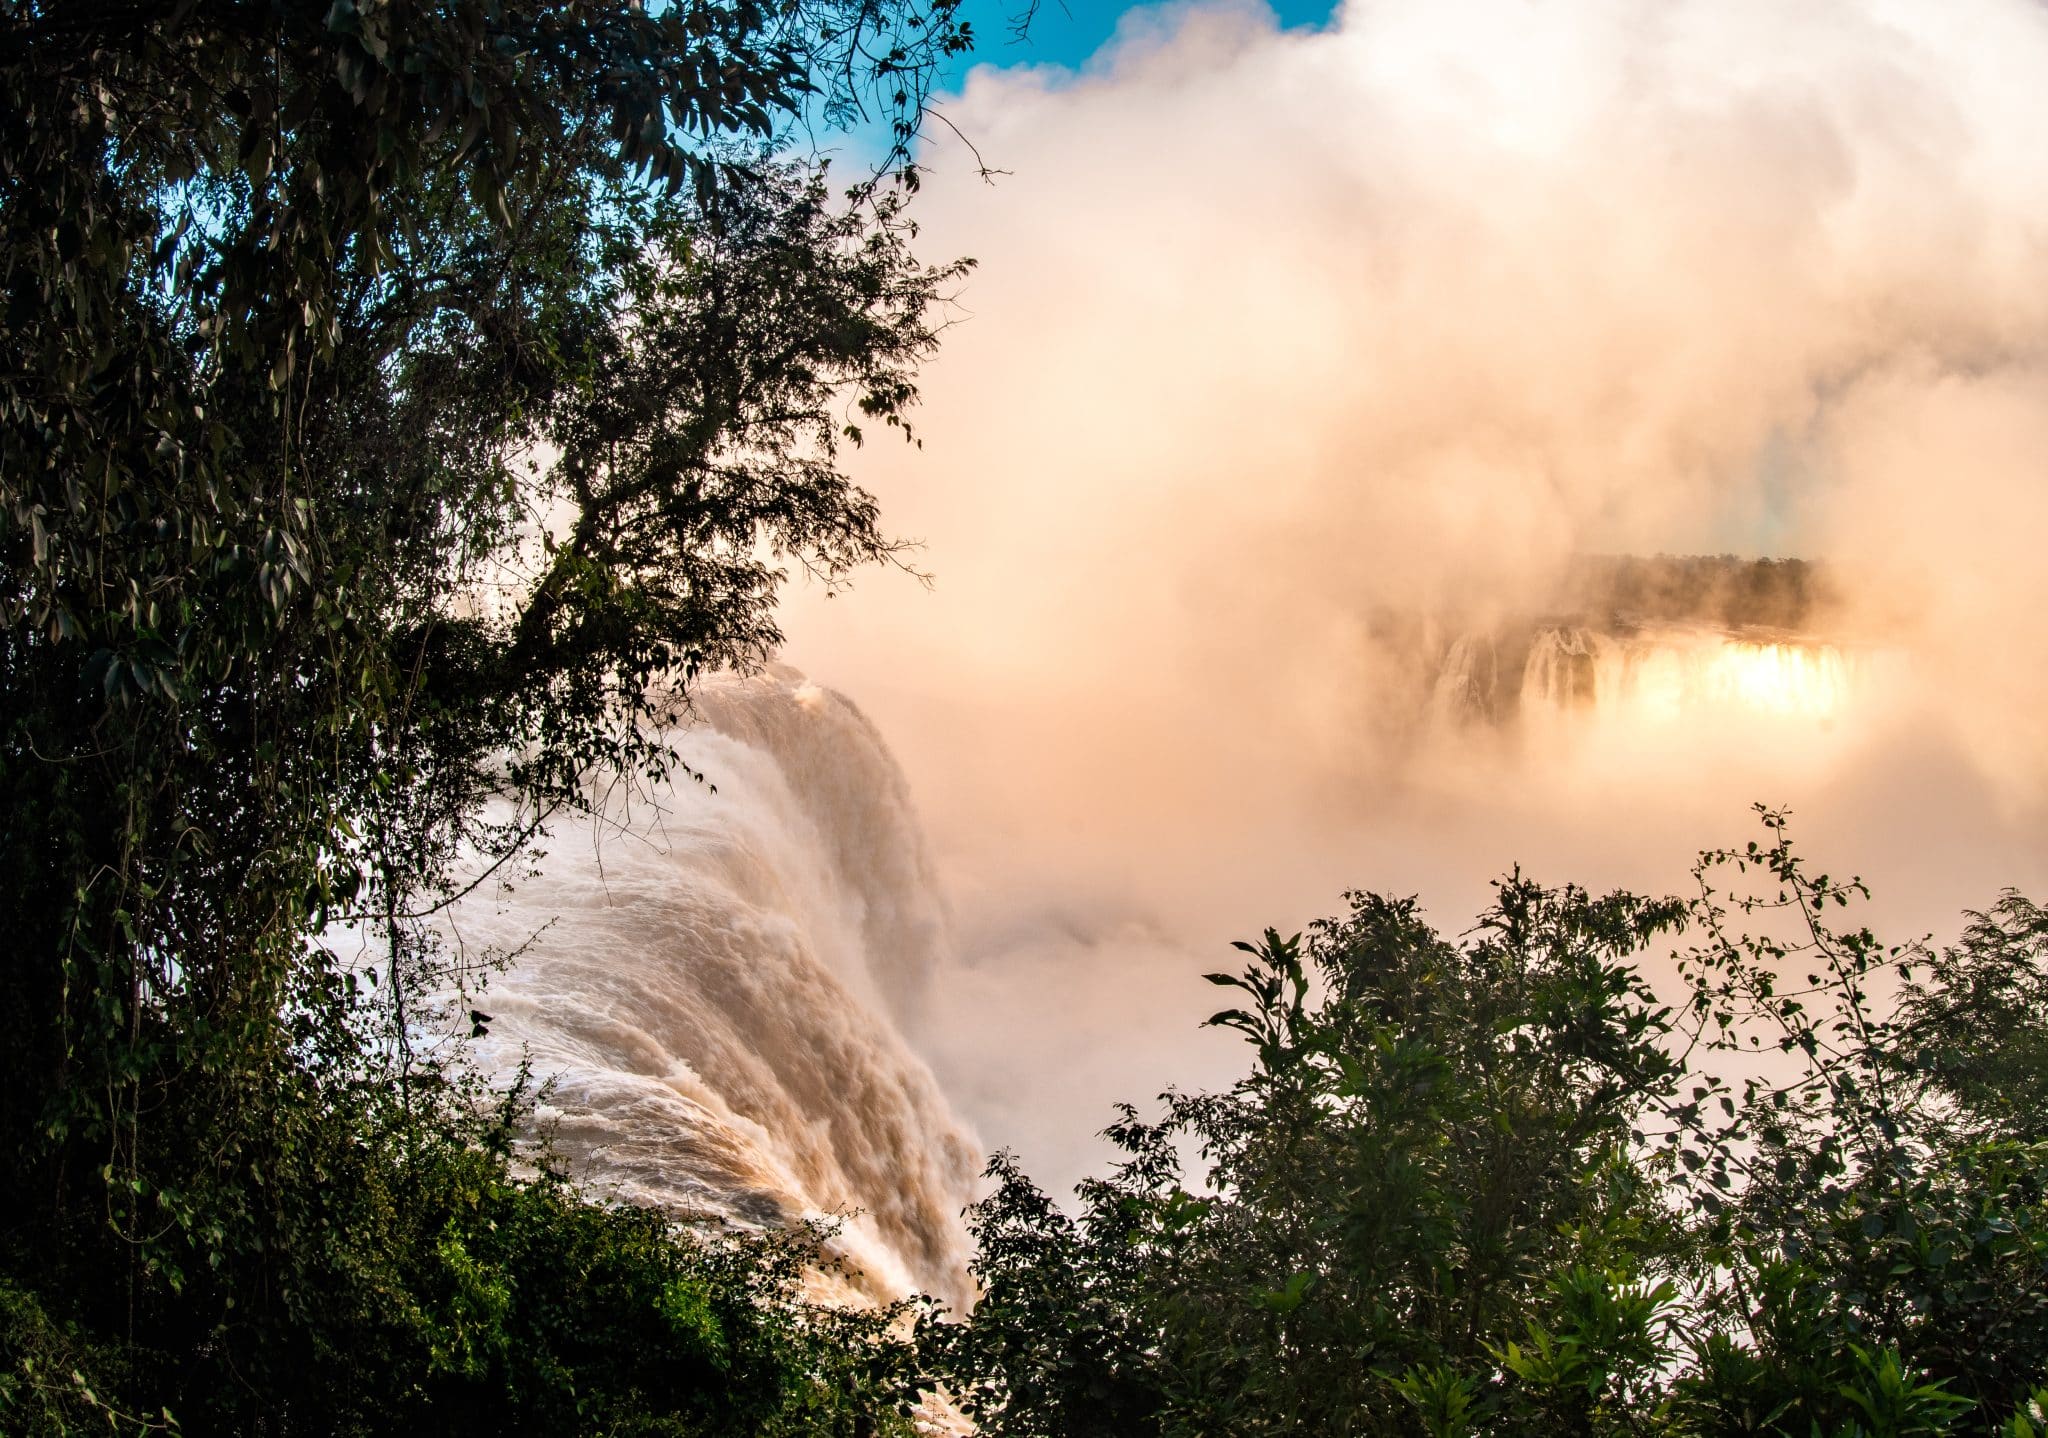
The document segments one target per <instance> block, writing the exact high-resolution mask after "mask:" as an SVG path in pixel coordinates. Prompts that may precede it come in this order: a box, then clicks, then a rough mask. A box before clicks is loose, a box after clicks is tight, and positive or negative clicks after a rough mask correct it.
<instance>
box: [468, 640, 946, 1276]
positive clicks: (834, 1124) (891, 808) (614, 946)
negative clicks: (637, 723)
mask: <svg viewBox="0 0 2048 1438" xmlns="http://www.w3.org/2000/svg"><path fill="white" fill-rule="evenodd" d="M695 698H696V704H697V708H698V711H699V714H700V715H701V721H702V722H700V723H698V724H697V725H695V726H694V727H692V728H689V729H687V730H685V731H683V732H682V733H680V734H678V735H677V736H676V748H677V751H678V753H679V754H680V755H681V757H682V758H683V759H684V760H685V761H686V762H687V763H688V764H689V765H690V766H691V767H692V768H693V769H695V770H697V771H699V772H701V773H702V774H703V776H704V779H705V781H706V782H704V783H701V784H700V783H693V782H691V781H690V780H689V779H687V778H679V779H678V780H677V781H676V782H675V783H673V784H669V785H665V786H662V787H660V788H659V789H658V790H656V791H654V792H651V793H640V794H637V795H634V796H632V797H631V798H630V799H629V798H628V797H627V796H625V795H624V794H623V793H621V794H615V795H614V796H612V797H611V798H610V799H609V800H608V802H607V803H606V804H605V805H604V815H603V818H602V820H601V821H600V822H598V823H597V824H595V825H593V826H592V829H591V831H590V832H589V833H587V834H586V833H583V832H563V833H558V834H556V835H555V836H554V838H553V841H552V843H551V846H550V847H551V850H552V852H551V853H550V854H549V855H548V856H547V857H546V858H545V859H544V860H543V861H542V863H541V865H540V869H539V872H538V874H537V875H535V876H534V877H533V878H530V879H528V880H526V881H524V882H523V883H521V884H519V885H518V886H517V887H516V888H515V889H514V890H513V891H512V892H511V893H509V894H503V895H499V896H497V897H496V898H495V899H494V900H493V899H485V898H481V897H480V898H477V899H473V900H471V901H469V902H468V903H466V904H465V905H464V906H463V909H462V911H461V912H460V913H459V914H458V915H457V916H456V918H455V921H454V923H453V925H452V926H451V927H452V928H453V929H454V931H455V933H456V934H457V936H458V937H459V938H460V939H461V941H462V942H463V943H464V944H466V945H474V944H478V943H484V944H489V945H491V946H494V947H497V948H501V949H513V948H517V947H519V946H521V945H524V946H525V947H524V949H523V951H522V952H521V953H520V955H519V958H518V961H517V962H516V963H515V964H513V965H512V966H511V967H510V968H509V970H508V971H507V972H505V973H504V974H502V975H500V976H498V977H496V978H494V979H493V980H492V982H491V986H490V989H489V993H488V996H487V999H486V1000H485V1007H486V1008H488V1009H489V1010H490V1011H491V1013H492V1014H493V1015H494V1016H495V1018H494V1022H493V1024H492V1027H491V1032H490V1035H489V1037H488V1038H487V1039H484V1040H482V1041H481V1042H480V1044H479V1054H480V1057H481V1058H482V1060H483V1061H484V1062H485V1063H486V1064H489V1065H491V1066H493V1067H494V1068H496V1069H497V1070H499V1071H501V1072H503V1071H507V1070H509V1069H510V1068H511V1067H512V1066H513V1065H514V1064H516V1063H517V1062H518V1061H519V1058H520V1055H521V1053H522V1052H524V1053H526V1054H527V1055H528V1056H529V1057H530V1058H531V1061H532V1063H533V1067H534V1071H535V1073H536V1075H537V1076H539V1077H547V1078H551V1079H552V1080H553V1084H554V1087H553V1089H552V1091H551V1093H550V1096H549V1099H548V1101H547V1103H546V1104H545V1105H544V1106H543V1109H542V1112H541V1114H540V1117H541V1119H542V1120H543V1122H545V1123H548V1124H549V1125H551V1126H552V1128H553V1131H554V1136H555V1142H556V1145H557V1147H558V1149H559V1150H560V1152H561V1153H562V1154H563V1155H564V1156H565V1157H567V1158H568V1159H569V1160H570V1161H571V1163H572V1165H573V1166H574V1169H575V1171H576V1172H577V1174H578V1175H579V1176H580V1177H583V1178H585V1179H587V1180H588V1181H590V1182H591V1183H592V1184H593V1185H594V1186H595V1187H596V1188H597V1189H598V1190H599V1191H600V1192H604V1191H610V1192H614V1193H616V1194H617V1195H618V1196H619V1197H621V1198H624V1199H629V1200H633V1201H636V1202H644V1203H654V1204H658V1205H661V1206H664V1207H667V1208H669V1209H670V1210H672V1211H674V1212H676V1213H678V1214H679V1215H682V1216H685V1217H689V1218H695V1219H704V1220H720V1221H726V1222H737V1223H742V1224H770V1223H776V1222H782V1221H787V1220H788V1219H790V1218H793V1217H796V1216H800V1215H806V1214H810V1215H815V1214H822V1213H833V1212H839V1213H845V1212H850V1211H854V1210H858V1211H859V1215H858V1216H857V1217H855V1218H853V1219H851V1220H849V1221H848V1222H847V1223H846V1224H845V1226H844V1228H843V1229H842V1234H841V1240H840V1241H841V1244H842V1246H843V1248H844V1250H845V1252H846V1254H847V1256H848V1257H849V1258H850V1259H851V1260H852V1261H853V1263H854V1264H855V1265H856V1266H857V1267H858V1268H859V1269H860V1270H861V1271H862V1272H863V1273H864V1274H865V1276H866V1278H865V1283H864V1286H865V1287H866V1288H867V1289H868V1290H869V1291H870V1292H871V1293H873V1294H875V1295H877V1296H895V1295H900V1294H904V1293H908V1292H910V1291H913V1290H921V1291H924V1292H929V1293H934V1294H937V1295H940V1296H942V1297H946V1298H950V1299H952V1300H954V1301H956V1302H958V1301H960V1300H962V1299H964V1297H965V1295H966V1289H967V1279H966V1275H965V1257H966V1253H967V1245H966V1241H965V1236H964V1233H963V1230H962V1227H961V1222H960V1218H959V1213H960V1209H961V1207H962V1206H963V1205H964V1204H965V1202H966V1201H967V1198H968V1196H969V1194H970V1189H971V1185H972V1182H973V1178H974V1175H975V1173H976V1171H977V1168H978V1166H979V1154H980V1150H979V1147H978V1145H977V1144H976V1143H974V1142H973V1141H972V1140H971V1138H970V1137H969V1136H968V1135H967V1134H966V1133H965V1132H964V1131H963V1129H962V1128H961V1126H960V1124H959V1122H958V1121H957V1120H956V1119H955V1118H954V1116H953V1114H952V1112H951V1110H950V1109H949V1108H948V1106H947V1104H946V1101H945V1099H944V1097H943V1096H942V1095H941V1093H940V1092H939V1089H938V1086H937V1084H936V1083H935V1081H934V1080H933V1078H932V1075H931V1073H930V1071H929V1070H928V1069H927V1068H926V1066H925V1065H924V1063H923V1062H922V1061H921V1060H920V1059H918V1058H917V1057H916V1055H915V1054H914V1053H913V1052H912V1050H911V1048H910V1047H909V1045H908V1044H907V1043H906V1041H905V1038H904V1028H903V1027H899V1025H902V1026H909V1025H912V1024H914V1022H915V1016H916V1012H917V999H918V994H919V992H920V990H921V989H922V987H923V981H924V980H925V979H926V978H927V977H928V975H929V974H930V972H931V970H932V968H933V966H934V965H936V964H937V963H938V962H940V960H941V958H942V956H943V954H944V952H945V950H946V947H947V942H948V939H947V929H948V924H947V916H946V913H945V910H944V907H943V902H942V900H941V898H940V893H941V891H940V888H939V885H938V883H937V880H936V876H935V874H934V871H933V868H932V865H931V860H930V858H929V856H928V855H927V853H926V850H925V845H924V840H923V837H922V832H921V830H920V828H919V826H918V822H917V816H916V812H915V810H914V808H913V807H912V805H911V802H910V797H909V792H908V787H907V785H906V783H905V781H904V779H903V776H902V774H901V772H900V770H899V769H898V768H897V766H896V764H895V761H894V759H893V758H892V757H891V756H890V754H889V752H888V750H887V748H886V746H885V745H884V744H883V743H882V741H881V738H880V736H879V735H878V734H877V733H876V732H875V730H874V727H873V726H872V725H871V724H869V723H868V721H867V720H866V718H865V717H864V716H862V715H861V713H860V712H859V710H858V709H856V708H855V707H854V706H853V705H852V704H851V703H850V702H848V701H847V700H846V699H844V698H843V697H841V696H839V695H837V694H834V693H831V692H830V691H827V690H823V689H820V688H819V687H818V686H816V685H813V684H810V683H808V682H807V681H806V680H805V679H804V678H803V676H802V675H800V674H798V673H797V672H796V671H794V670H791V669H787V668H783V667H780V666H778V667H776V668H775V669H772V670H771V671H769V672H768V673H766V674H764V675H761V676H757V677H754V678H750V679H732V678H716V679H712V680H708V681H706V682H705V684H704V686H703V687H702V689H701V690H700V691H699V693H698V694H697V695H696V696H695ZM713 786H715V792H714V787H713Z"/></svg>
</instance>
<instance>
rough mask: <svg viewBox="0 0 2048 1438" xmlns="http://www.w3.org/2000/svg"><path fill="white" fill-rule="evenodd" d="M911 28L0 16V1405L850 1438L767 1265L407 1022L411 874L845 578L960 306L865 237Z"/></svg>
mask: <svg viewBox="0 0 2048 1438" xmlns="http://www.w3.org/2000/svg"><path fill="white" fill-rule="evenodd" d="M970 39H971V37H970V35H969V33H968V31H967V27H966V26H965V25H964V24H963V23H961V22H960V21H959V20H958V19H957V17H956V16H955V13H954V0H928V3H927V0H774V3H763V0H672V3H659V4H651V5H650V4H642V3H640V0H419V3H413V0H404V3H400V0H147V3H137V0H0V92H4V94H5V97H6V100H5V105H4V107H0V284H4V287H5V303H4V313H0V426H4V431H0V433H4V444H0V816H4V819H0V825H4V827H0V913H4V914H5V915H6V925H7V937H6V941H5V944H4V946H0V947H4V951H5V956H6V957H5V961H4V963H0V1034H4V1039H5V1041H4V1043H0V1431H6V1432H9V1433H17V1432H38V1433H41V1432H103V1431H108V1430H109V1429H113V1430H116V1431H122V1432H133V1431H147V1430H153V1429H173V1428H175V1429H178V1430H181V1431H185V1432H192V1433H279V1434H284V1433H429V1432H478V1433H511V1432H528V1431H531V1432H551V1433H552V1432H561V1433H570V1432H579V1433H580V1432H616V1433H627V1432H661V1433H725V1432H791V1433H794V1432H802V1433H813V1432H847V1433H856V1432H858V1433H867V1432H874V1431H880V1429H879V1427H878V1425H885V1426H886V1425H889V1424H900V1421H901V1420H900V1415H899V1414H898V1412H897V1410H898V1408H899V1407H901V1406H902V1405H903V1404H904V1403H906V1402H907V1401H909V1399H910V1398H911V1397H913V1396H914V1392H915V1390H914V1387H912V1386H910V1385H909V1381H908V1375H907V1374H906V1372H905V1371H904V1363H903V1353H902V1350H901V1347H900V1345H896V1344H893V1343H892V1342H890V1341H886V1335H885V1329H886V1316H885V1315H856V1314H849V1313H832V1312H824V1311H819V1310H815V1309H813V1308H811V1307H810V1306H808V1305H806V1304H804V1303H803V1302H802V1301H801V1300H800V1296H799V1287H800V1285H799V1283H798V1279H799V1276H800V1274H801V1271H802V1268H803V1264H804V1262H805V1261H806V1260H805V1258H804V1253H805V1252H806V1251H807V1249H806V1243H807V1240H806V1239H805V1238H804V1236H803V1235H801V1234H798V1235H794V1236H792V1237H790V1238H787V1239H783V1238H776V1239H768V1240H762V1239H755V1240H742V1239H734V1240H732V1241H730V1242H724V1243H718V1242H695V1241H687V1240H686V1239H685V1238H684V1237H683V1236H680V1235H677V1234H675V1233H673V1232H671V1231H670V1230H669V1228H668V1227H667V1226H666V1225H665V1224H664V1223H663V1222H662V1221H661V1220H660V1219H659V1218H658V1217H656V1216H653V1215H649V1214H644V1213H634V1212H630V1211H626V1210H620V1209H616V1208H607V1207H603V1206H593V1205H591V1204H588V1203H586V1202H584V1201H583V1200H582V1199H581V1198H579V1197H578V1196H576V1195H575V1194H574V1193H573V1192H572V1191H571V1190H570V1189H568V1188H567V1187H566V1186H565V1185H564V1184H563V1183H562V1182H560V1181H559V1180H558V1179H556V1178H554V1177H552V1176H550V1175H549V1174H548V1173H546V1172H545V1171H542V1172H541V1173H539V1174H538V1175H535V1174H532V1173H527V1172H525V1170H523V1169H519V1168H517V1167H516V1166H515V1165H514V1164H513V1163H512V1160H511V1158H510V1145H511V1135H512V1134H513V1133H514V1132H515V1131H517V1130H518V1128H519V1124H520V1120H521V1110H522V1103H523V1102H524V1101H525V1096H524V1095H523V1090H517V1089H516V1090H515V1091H514V1092H513V1093H511V1094H500V1093H491V1092H488V1091H486V1090H485V1089H484V1088H483V1087H481V1086H480V1085H479V1084H478V1083H476V1082H475V1081H474V1080H473V1078H470V1077H467V1076H465V1074H464V1072H463V1070H462V1068H461V1066H460V1064H459V1062H451V1061H448V1060H446V1059H445V1058H441V1057H436V1056H434V1055H431V1054H426V1053H422V1052H419V1051H417V1045H416V1044H415V1042H414V1038H415V1035H416V1034H418V1033H419V1032H421V1019H422V1016H421V1014H420V1013H419V1012H418V1007H417V1006H418V1004H419V1003H420V1001H421V999H422V996H424V995H425V994H427V993H429V992H432V991H435V990H438V989H442V988H446V987H447V986H449V985H450V984H451V983H459V981H460V979H461V977H462V975H460V974H458V973H451V971H450V969H451V966H452V965H456V964H458V963H460V962H462V961H463V960H462V956H460V955H457V954H452V953H449V952H447V951H445V950H444V949H443V948H442V947H441V946H440V945H439V944H438V943H437V942H436V939H435V935H436V932H437V931H436V929H435V926H434V924H433V918H434V915H435V914H436V912H437V911H438V910H439V909H440V908H441V906H443V905H445V904H446V903H447V902H448V901H449V899H450V898H451V897H452V895H453V894H454V893H455V891H456V890H457V888H458V887H459V885H460V884H461V883H463V882H467V881H468V880H467V879H466V878H461V877H459V876H463V875H473V874H474V872H475V871H476V870H477V869H478V868H479V867H481V868H483V869H484V870H485V871H486V872H488V871H490V869H491V868H492V866H493V865H498V864H504V863H512V862H516V861H517V856H518V855H519V854H520V853H521V851H522V849H523V846H524V845H526V843H527V842H528V841H529V840H530V839H531V838H532V837H533V836H534V835H536V834H537V833H539V832H540V830H541V828H542V826H543V825H544V824H545V822H546V821H547V820H548V819H549V818H550V817H551V816H560V815H562V814H565V813H568V812H573V811H574V810H576V809H577V808H578V807H579V806H582V805H585V804H586V803H588V799H587V797H586V796H587V795H588V793H589V792H590V786H591V784H592V783H594V782H596V781H598V780H600V779H601V778H602V777H603V776H604V775H607V774H610V775H639V776H643V777H645V776H658V775H659V774H661V773H663V772H664V771H665V770H667V769H669V768H670V767H671V763H672V760H671V756H670V755H669V753H668V751H667V748H666V744H665V741H664V739H663V737H662V736H663V733H664V725H665V724H666V722H667V721H668V719H669V718H670V717H671V716H672V714H673V713H674V712H675V711H676V710H677V709H678V708H679V707H680V706H682V705H684V704H686V703H687V699H688V693H689V686H690V684H691V682H692V681H693V680H694V678H695V676H696V675H698V674H699V673H701V672H703V671H705V670H707V669H712V668H716V667H719V666H722V665H730V664H742V663H746V662H749V661H752V660H756V659H758V658H760V657H761V656H763V655H764V654H765V653H766V652H767V651H768V650H769V649H770V648H771V647H772V646H773V644H774V643H775V641H776V638H777V635H776V631H775V626H774V622H773V617H772V604H773V599H774V594H775V591H776V588H777V585H778V584H779V583H780V582H781V581H782V579H783V577H784V575H785V573H786V572H787V571H789V570H790V569H792V568H795V567H801V568H803V569H805V570H807V571H809V572H810V573H812V574H815V575H818V576H820V577H822V578H823V579H824V581H825V582H828V583H830V582H833V581H835V580H837V579H838V578H839V577H840V576H842V575H844V574H845V572H846V571H847V570H848V569H849V568H850V567H852V566H855V565H859V564H863V563H870V562H875V561H878V560H886V559H888V558H890V557H891V556H892V555H893V554H894V553H895V552H896V551H895V546H894V545H893V543H892V542H891V540H890V539H889V538H888V537H887V536H886V535H885V534H884V533H883V531H882V530H881V529H880V527H879V522H878V517H877V515H876V512H875V506H874V504H873V502H872V501H871V500H870V499H869V497H868V496H867V495H866V494H865V493H863V492H862V491H861V490H860V489H859V488H857V487H856V486H855V485H854V484H852V483H851V482H850V481H849V480H848V478H847V477H846V475H845V474H844V473H843V471H842V469H841V468H840V465H839V459H838V456H839V454H840V453H841V451H842V450H843V448H844V446H846V445H849V444H853V443H858V442H860V441H861V440H862V439H863V438H864V434H863V431H869V432H872V433H880V434H892V435H894V434H907V433H908V429H907V414H908V411H909V409H910V407H911V405H912V403H913V401H914V399H915V388H914V371H915V367H916V365H917V363H918V362H919V361H920V360H922V359H923V358H924V357H925V356H926V355H927V354H928V353H929V352H930V351H931V349H932V346H933V344H934V342H935V340H936V337H937V334H938V330H939V328H940V326H941V325H942V324H943V322H944V317H945V310H944V300H945V298H946V296H947V295H948V294H949V293H950V288H951V286H952V285H953V283H954V282H955V280H956V279H957V278H958V276H959V275H960V273H961V266H959V265H957V264H949V265H943V266H938V267H931V266H926V265H924V264H922V263H920V262H919V261H918V260H917V259H916V258H915V257H914V256H913V255H912V253H911V250H910V241H911V228H910V224H909V222H908V220H907V218H906V216H905V213H904V208H903V207H904V203H905V200H906V198H907V196H908V195H909V194H910V193H911V192H912V191H913V190H914V189H915V187H916V183H917V178H918V177H917V174H916V171H915V169H914V168H913V167H912V166H911V165H910V164H909V163H908V160H907V156H908V145H909V143H910V141H911V140H912V139H913V138H914V136H915V133H916V130H917V127H918V125H919V124H920V122H921V120H922V117H923V115H924V105H925V99H926V95H927V91H928V88H929V85H930V82H931V79H932V76H933V75H934V73H935V71H936V67H937V66H938V65H939V64H940V63H942V62H943V61H944V60H946V59H947V58H948V57H950V56H953V55H955V54H958V53H959V52H961V51H962V50H963V49H964V48H965V47H966V46H967V44H968V43H969V41H970ZM863 120H864V121H865V122H866V123H867V125H868V126H869V131H870V133H872V134H879V135H881V136H882V137H883V139H882V142H881V146H882V148H883V149H885V150H887V149H888V148H889V146H890V145H891V144H892V143H893V146H894V151H893V153H892V154H889V155H887V156H886V157H885V158H884V159H883V160H882V162H881V163H880V164H879V165H878V166H877V167H876V168H874V169H871V170H863V171H860V172H858V173H856V174H853V175H851V176H849V177H847V178H846V179H844V180H835V178H834V177H833V176H832V175H831V174H830V173H829V172H828V171H827V169H826V167H825V165H824V164H823V163H821V162H817V161H810V160H805V159H802V158H793V157H798V156H801V155H802V154H803V153H804V150H803V146H802V145H801V144H800V143H797V142H798V141H800V140H801V138H802V136H803V135H804V134H805V133H806V132H819V131H824V130H829V129H830V128H831V127H834V126H840V125H844V124H846V123H848V122H858V121H863ZM343 930H349V931H353V932H354V933H356V934H358V935H368V936H370V937H371V938H372V939H373V941H374V943H375V946H376V955H377V959H376V962H375V963H374V964H364V963H362V962H360V961H358V960H357V959H355V958H354V957H353V955H351V956H349V957H346V958H345V957H344V956H343V955H342V954H340V953H338V952H336V946H335V945H333V944H332V943H331V942H330V936H332V935H333V934H335V933H337V932H341V931H343ZM470 957H471V958H474V957H476V956H473V955H472V956H470ZM479 1015H481V1011H479ZM482 1021H483V1020H482V1018H481V1017H479V1019H478V1022H482Z"/></svg>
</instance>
